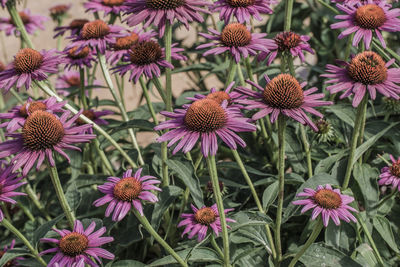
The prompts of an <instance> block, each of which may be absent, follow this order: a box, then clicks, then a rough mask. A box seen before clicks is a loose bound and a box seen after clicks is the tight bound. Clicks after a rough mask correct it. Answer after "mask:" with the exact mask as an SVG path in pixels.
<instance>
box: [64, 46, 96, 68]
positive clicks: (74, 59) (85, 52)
mask: <svg viewBox="0 0 400 267" xmlns="http://www.w3.org/2000/svg"><path fill="white" fill-rule="evenodd" d="M78 49H79V50H78ZM60 55H61V56H62V58H61V60H62V63H64V64H65V67H66V68H67V69H68V70H70V69H71V68H72V67H76V68H84V67H88V68H91V67H92V63H93V62H96V60H97V59H96V57H95V56H94V54H93V51H92V49H91V48H89V47H88V46H85V47H83V48H79V46H73V47H67V48H65V50H64V51H62V52H60Z"/></svg>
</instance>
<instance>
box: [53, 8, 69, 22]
mask: <svg viewBox="0 0 400 267" xmlns="http://www.w3.org/2000/svg"><path fill="white" fill-rule="evenodd" d="M71 6H72V5H71V4H69V5H55V6H52V7H50V8H49V11H50V16H51V18H52V19H53V20H54V21H60V20H61V19H62V18H63V17H65V15H66V14H67V12H68V10H69V9H70V8H71Z"/></svg>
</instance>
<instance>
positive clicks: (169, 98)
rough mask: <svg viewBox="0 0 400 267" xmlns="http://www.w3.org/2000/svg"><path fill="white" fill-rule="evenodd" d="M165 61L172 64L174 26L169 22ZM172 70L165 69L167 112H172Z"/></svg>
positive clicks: (166, 26)
mask: <svg viewBox="0 0 400 267" xmlns="http://www.w3.org/2000/svg"><path fill="white" fill-rule="evenodd" d="M164 43H165V60H166V61H167V62H169V63H172V62H171V46H172V25H171V24H170V23H169V22H168V21H167V22H166V24H165V36H164ZM171 75H172V73H171V69H170V68H166V69H165V91H166V100H167V101H166V103H165V105H166V108H167V111H172V80H171Z"/></svg>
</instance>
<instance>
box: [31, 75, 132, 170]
mask: <svg viewBox="0 0 400 267" xmlns="http://www.w3.org/2000/svg"><path fill="white" fill-rule="evenodd" d="M36 84H37V85H38V86H39V88H41V89H42V90H43V91H44V92H45V93H46V94H48V95H49V96H54V97H55V98H56V99H57V101H58V102H61V101H63V99H62V98H61V97H59V96H58V95H57V94H56V93H54V92H53V91H52V90H51V89H50V88H49V87H48V86H47V85H46V84H44V83H42V82H38V81H36ZM64 107H65V108H66V109H68V110H69V111H71V112H72V113H73V114H77V113H78V110H76V109H75V108H74V107H72V106H71V105H70V104H68V103H67V104H65V105H64ZM79 118H80V119H82V120H83V121H84V122H86V123H89V124H92V125H93V128H94V129H95V130H96V131H97V132H99V133H100V134H101V135H103V136H104V137H105V138H106V139H107V140H108V141H109V142H110V143H111V145H113V146H114V147H115V148H116V149H117V150H118V151H119V152H120V153H121V155H122V157H123V158H125V160H126V161H127V162H128V163H129V164H130V165H131V166H132V167H133V168H137V165H136V163H135V162H134V161H133V160H132V159H131V158H130V157H129V155H128V154H127V153H126V152H125V151H124V150H123V149H122V147H121V146H120V145H119V144H118V143H117V142H116V141H115V140H114V139H113V138H112V137H111V136H110V135H109V134H108V133H107V132H106V131H104V130H103V129H102V128H101V127H100V126H99V125H97V124H96V123H95V122H93V121H92V120H90V119H89V118H88V117H86V116H85V115H82V114H81V115H80V116H79Z"/></svg>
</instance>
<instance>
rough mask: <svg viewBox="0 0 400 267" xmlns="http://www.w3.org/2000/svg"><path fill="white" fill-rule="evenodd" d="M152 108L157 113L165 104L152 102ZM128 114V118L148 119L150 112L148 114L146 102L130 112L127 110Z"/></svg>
mask: <svg viewBox="0 0 400 267" xmlns="http://www.w3.org/2000/svg"><path fill="white" fill-rule="evenodd" d="M114 106H115V105H114ZM153 108H154V112H155V113H156V114H157V113H159V112H160V111H162V110H164V109H165V105H164V103H159V102H154V103H153ZM128 115H129V118H135V119H142V120H148V119H150V118H151V114H150V111H149V108H148V107H147V104H145V105H142V106H140V107H138V108H137V109H135V110H134V111H132V112H128Z"/></svg>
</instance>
